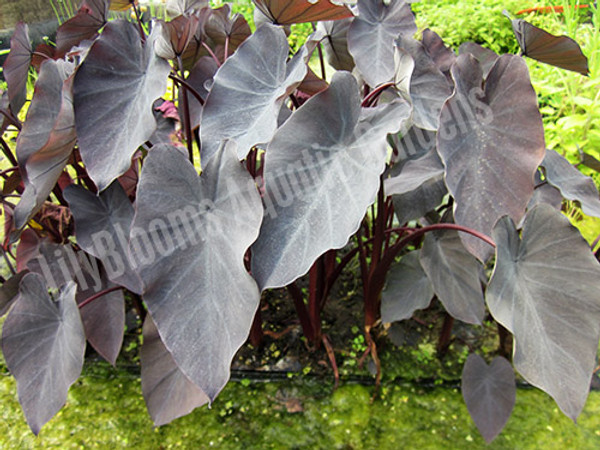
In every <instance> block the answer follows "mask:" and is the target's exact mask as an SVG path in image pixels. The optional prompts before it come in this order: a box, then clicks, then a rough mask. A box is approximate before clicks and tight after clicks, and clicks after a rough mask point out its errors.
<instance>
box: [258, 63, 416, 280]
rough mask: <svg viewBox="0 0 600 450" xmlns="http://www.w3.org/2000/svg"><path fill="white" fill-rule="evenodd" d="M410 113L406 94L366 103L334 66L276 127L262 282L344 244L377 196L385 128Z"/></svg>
mask: <svg viewBox="0 0 600 450" xmlns="http://www.w3.org/2000/svg"><path fill="white" fill-rule="evenodd" d="M409 114H410V107H409V105H408V104H407V103H406V102H404V101H401V100H398V101H396V102H393V103H388V104H386V105H384V106H381V107H377V108H369V109H361V107H360V97H359V92H358V85H357V82H356V79H355V78H354V77H353V76H352V75H351V74H350V73H348V72H337V73H336V74H335V75H334V77H333V79H332V80H331V84H330V86H329V88H328V89H327V90H325V91H323V92H320V93H319V94H317V95H316V96H314V97H312V98H311V99H309V100H308V101H307V102H306V103H305V104H304V105H303V106H302V107H301V108H300V109H298V110H297V111H295V112H294V114H293V115H292V116H291V117H290V118H289V119H288V120H287V121H286V122H285V123H284V124H283V125H282V126H281V128H279V129H278V130H277V133H276V134H275V136H274V137H273V140H272V141H271V143H270V144H269V146H268V147H267V155H268V156H267V159H266V163H265V172H264V177H265V195H264V201H265V207H266V216H265V220H264V222H263V225H262V228H261V233H260V237H259V238H258V240H257V242H256V243H255V245H254V246H253V257H252V264H253V268H252V273H253V275H254V277H255V278H256V280H257V281H258V284H259V286H260V287H261V289H266V288H269V287H281V286H285V285H287V284H288V283H290V282H292V281H294V280H295V279H296V278H298V277H299V276H301V275H303V274H304V273H306V271H308V269H309V268H310V266H311V265H312V263H313V262H314V261H315V259H317V257H318V256H319V255H321V254H323V253H324V252H325V251H327V250H329V249H332V248H341V247H343V246H344V245H345V244H346V242H347V240H348V238H349V237H350V236H351V235H352V234H353V233H354V232H355V231H356V230H357V228H358V226H359V224H360V222H361V220H362V218H363V216H364V214H365V211H366V209H367V207H368V206H369V205H370V204H371V203H372V202H373V201H374V199H375V195H376V193H377V190H378V188H379V176H380V175H381V173H382V172H383V170H384V168H385V160H386V155H387V145H386V135H387V134H388V133H392V132H397V131H398V129H399V128H400V127H402V126H403V123H404V122H406V120H408V118H409ZM333 217H335V218H336V219H335V220H333V219H332V218H333Z"/></svg>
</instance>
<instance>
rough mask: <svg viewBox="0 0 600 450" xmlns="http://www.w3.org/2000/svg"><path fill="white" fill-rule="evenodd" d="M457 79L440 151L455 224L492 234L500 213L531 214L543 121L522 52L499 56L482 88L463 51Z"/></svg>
mask: <svg viewBox="0 0 600 450" xmlns="http://www.w3.org/2000/svg"><path fill="white" fill-rule="evenodd" d="M452 77H453V79H454V82H455V85H456V89H455V92H454V94H453V95H452V97H450V98H449V99H448V100H447V101H446V103H445V104H444V107H443V108H442V115H441V119H440V128H439V130H438V134H437V149H438V152H439V153H440V156H441V157H442V161H443V162H444V165H445V166H446V185H447V186H448V190H449V191H450V193H451V194H452V196H453V197H454V199H455V201H456V202H455V206H454V219H455V220H456V223H457V224H460V225H464V226H467V227H470V228H473V229H475V230H477V231H479V232H481V233H484V234H486V235H489V234H490V233H491V230H492V227H493V226H494V224H495V223H496V221H497V220H498V219H499V218H500V217H502V216H504V215H506V214H508V215H510V216H511V217H512V218H513V220H514V221H515V222H518V221H519V220H520V219H521V217H522V216H523V214H524V213H525V208H526V207H527V204H528V202H529V199H530V197H531V195H532V194H533V187H534V182H533V177H534V174H535V172H536V170H537V167H538V166H539V165H540V163H541V162H542V159H543V158H544V154H545V151H546V150H545V143H544V127H543V124H542V118H541V115H540V112H539V110H538V106H537V97H536V94H535V91H534V90H533V87H532V86H531V83H530V81H529V74H528V71H527V65H526V64H525V62H524V61H523V59H522V58H520V57H518V56H513V55H503V56H501V57H500V58H498V60H497V61H496V63H495V64H494V67H493V68H492V69H491V71H490V73H489V75H488V77H487V80H486V82H485V87H484V89H483V90H482V82H483V75H482V71H481V68H480V66H479V63H478V62H477V60H475V58H474V57H473V56H471V55H469V54H462V55H459V57H458V58H457V60H456V63H455V65H454V66H453V67H452ZM461 239H462V240H463V242H464V243H465V246H466V247H467V249H468V250H469V251H470V252H471V253H473V254H474V255H475V256H477V257H478V258H479V259H480V260H482V261H485V260H486V259H487V258H488V257H489V256H491V254H492V249H491V248H490V247H489V246H488V244H486V243H485V242H483V241H481V240H479V239H478V238H475V237H473V236H471V235H466V234H465V233H463V234H461Z"/></svg>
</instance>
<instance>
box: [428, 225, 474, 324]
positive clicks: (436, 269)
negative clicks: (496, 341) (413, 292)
mask: <svg viewBox="0 0 600 450" xmlns="http://www.w3.org/2000/svg"><path fill="white" fill-rule="evenodd" d="M421 264H422V265H423V269H424V270H425V273H426V274H427V276H428V277H429V279H430V280H431V284H432V285H433V290H434V292H435V294H436V295H437V296H438V298H439V300H440V301H441V302H442V304H443V305H444V308H446V311H448V313H449V314H450V315H451V316H452V317H455V318H457V319H458V320H462V321H463V322H467V323H474V324H480V323H481V321H482V320H483V315H484V314H485V302H484V299H483V290H482V288H481V278H480V274H481V271H482V266H481V264H480V263H479V261H477V259H476V258H475V257H473V255H471V254H470V253H469V252H468V251H467V250H466V249H465V247H464V245H463V243H462V241H461V240H460V237H459V235H458V232H457V231H454V230H441V231H433V232H429V233H427V234H426V236H425V242H424V243H423V248H422V249H421Z"/></svg>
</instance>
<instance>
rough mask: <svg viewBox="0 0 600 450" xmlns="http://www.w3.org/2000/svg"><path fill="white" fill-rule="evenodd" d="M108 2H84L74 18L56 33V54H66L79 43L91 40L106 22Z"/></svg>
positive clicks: (91, 0) (94, 0) (105, 0)
mask: <svg viewBox="0 0 600 450" xmlns="http://www.w3.org/2000/svg"><path fill="white" fill-rule="evenodd" d="M109 4H110V1H109V0H84V1H83V3H82V4H81V7H80V8H79V11H77V14H75V16H73V17H71V18H70V19H69V20H67V21H66V22H64V23H63V24H61V26H59V27H58V30H57V31H56V52H57V53H58V54H59V55H64V54H66V53H67V52H68V51H69V50H71V48H72V47H74V46H76V45H79V43H80V42H81V41H84V40H86V39H92V38H93V37H94V36H96V35H97V33H98V30H100V28H102V27H103V26H104V24H105V23H106V22H107V21H108V6H109Z"/></svg>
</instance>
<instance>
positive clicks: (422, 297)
mask: <svg viewBox="0 0 600 450" xmlns="http://www.w3.org/2000/svg"><path fill="white" fill-rule="evenodd" d="M432 298H433V288H432V287H431V282H430V281H429V278H427V275H426V274H425V272H424V271H423V268H422V267H421V263H420V262H419V251H414V252H410V253H409V254H407V255H405V256H403V257H402V259H401V260H400V262H398V263H395V264H393V265H392V267H391V268H390V271H389V272H388V274H387V278H386V281H385V287H384V288H383V291H382V292H381V320H382V321H383V322H386V323H389V322H396V321H399V320H405V319H410V318H411V317H412V315H413V314H414V312H415V311H416V310H417V309H424V308H427V306H429V303H431V299H432Z"/></svg>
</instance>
